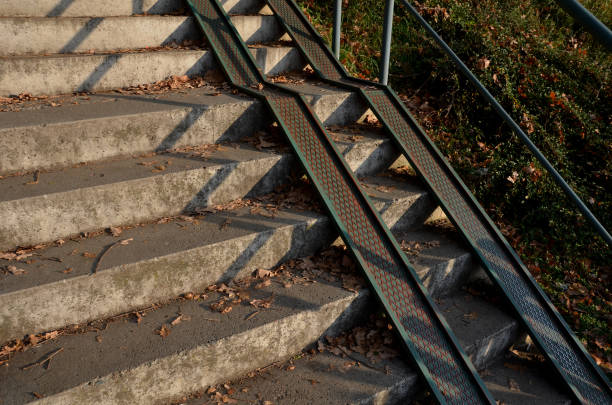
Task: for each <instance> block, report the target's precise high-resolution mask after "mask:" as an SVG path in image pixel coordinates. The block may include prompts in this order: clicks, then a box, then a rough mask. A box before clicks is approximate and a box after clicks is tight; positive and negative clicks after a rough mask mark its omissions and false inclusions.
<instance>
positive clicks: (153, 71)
mask: <svg viewBox="0 0 612 405" xmlns="http://www.w3.org/2000/svg"><path fill="white" fill-rule="evenodd" d="M251 52H252V53H253V54H254V56H255V59H256V60H257V62H258V64H259V66H260V67H262V69H263V71H264V72H265V73H266V74H270V75H276V74H280V73H285V72H288V71H294V70H301V69H302V68H303V67H304V61H303V59H302V57H301V55H300V54H299V52H298V51H297V50H296V49H294V48H290V47H278V48H276V47H268V48H253V49H251ZM217 67H218V64H217V61H216V60H215V57H214V55H213V54H212V53H211V52H209V51H207V50H191V51H189V50H180V51H155V52H139V53H117V54H110V55H73V56H52V57H51V56H49V57H44V56H37V57H15V58H4V59H0V96H9V95H17V94H21V93H30V94H33V95H43V94H46V95H53V94H65V93H72V92H81V91H102V90H109V89H117V88H123V87H129V86H137V85H139V84H143V83H153V82H156V81H159V80H164V79H167V78H168V77H170V76H182V75H189V76H198V75H205V74H206V72H208V71H209V70H211V69H216V68H217Z"/></svg>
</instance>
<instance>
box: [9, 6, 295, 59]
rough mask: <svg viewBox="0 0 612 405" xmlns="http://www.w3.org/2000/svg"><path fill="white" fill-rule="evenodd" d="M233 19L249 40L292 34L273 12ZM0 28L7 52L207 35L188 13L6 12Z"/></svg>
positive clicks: (149, 43) (136, 44) (135, 44)
mask: <svg viewBox="0 0 612 405" xmlns="http://www.w3.org/2000/svg"><path fill="white" fill-rule="evenodd" d="M231 18H232V22H233V24H234V26H235V27H236V28H237V29H238V32H239V33H240V35H241V36H242V38H243V39H244V41H245V42H247V43H249V44H254V43H262V42H273V41H277V40H280V39H289V37H288V36H285V37H283V34H284V32H283V30H282V29H281V27H280V25H279V24H278V23H277V21H276V19H275V17H274V16H270V15H252V16H241V15H237V16H232V17H231ZM0 30H1V31H2V32H4V33H5V37H4V41H2V42H0V55H4V56H8V55H40V54H64V53H73V52H88V51H90V50H95V51H115V50H126V49H139V48H147V47H150V48H155V47H160V46H165V45H169V44H172V43H182V42H184V41H187V40H190V41H200V40H201V39H202V37H203V34H202V33H201V30H200V28H199V27H198V26H197V24H196V23H195V20H194V19H193V18H192V17H186V16H139V17H93V18H89V17H51V18H49V17H42V18H41V17H4V18H0Z"/></svg>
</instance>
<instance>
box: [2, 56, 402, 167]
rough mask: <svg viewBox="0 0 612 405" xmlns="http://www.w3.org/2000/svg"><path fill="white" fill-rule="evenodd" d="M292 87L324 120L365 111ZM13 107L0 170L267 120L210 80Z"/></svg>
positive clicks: (97, 155)
mask: <svg viewBox="0 0 612 405" xmlns="http://www.w3.org/2000/svg"><path fill="white" fill-rule="evenodd" d="M135 56H136V55H135ZM295 87H296V88H298V89H299V90H300V91H301V92H303V94H304V96H305V97H306V99H307V100H309V102H310V103H311V106H312V108H313V111H314V112H315V113H316V114H317V116H318V117H319V119H320V120H321V121H322V122H323V123H324V124H325V125H345V124H352V123H353V122H355V121H357V120H358V119H359V118H360V117H362V116H363V114H364V113H365V111H366V108H365V106H364V105H363V104H362V103H361V102H360V100H359V99H358V97H356V96H354V95H352V94H350V93H347V92H343V91H338V90H335V89H332V88H330V87H329V86H323V85H317V86H315V85H306V84H303V85H299V86H298V85H296V86H295ZM143 93H144V92H143ZM51 102H52V103H55V104H57V105H58V106H57V107H51V106H50V103H51ZM1 107H2V106H0V108H1ZM17 107H18V109H20V110H21V111H11V112H0V142H1V143H2V145H3V147H2V150H0V175H2V174H7V173H14V172H19V171H32V170H36V169H47V168H52V167H58V166H60V167H61V166H69V165H73V164H76V163H80V162H91V161H96V160H100V159H106V158H112V157H115V156H119V155H125V154H140V153H148V152H152V151H156V150H166V149H171V148H175V147H184V146H189V145H200V144H212V143H217V142H223V141H236V140H238V139H240V138H241V137H243V136H251V135H253V133H254V132H255V131H256V130H260V129H263V128H264V127H265V126H267V125H269V124H271V117H270V115H269V114H267V109H266V108H265V107H264V106H263V105H262V104H261V102H259V101H257V100H254V99H252V98H249V97H243V96H240V95H234V94H232V93H231V92H229V90H224V89H221V88H217V87H213V86H206V87H203V88H198V89H185V90H175V91H169V92H166V93H162V94H142V95H139V94H118V93H96V94H91V95H88V96H86V97H79V96H74V97H72V96H67V97H60V98H54V99H51V100H48V101H43V102H36V103H23V104H20V105H18V106H16V107H15V108H17ZM346 138H347V140H346V143H347V144H348V142H351V141H350V139H348V137H346ZM351 150H352V152H351V153H352V154H353V155H354V156H357V155H360V156H362V161H363V162H365V161H366V160H365V159H366V157H368V156H367V155H368V154H367V151H366V152H364V151H362V150H360V148H359V147H358V146H356V145H353V146H352V147H351ZM386 150H388V151H390V150H391V147H390V146H388V147H387V149H386Z"/></svg>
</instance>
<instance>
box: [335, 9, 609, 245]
mask: <svg viewBox="0 0 612 405" xmlns="http://www.w3.org/2000/svg"><path fill="white" fill-rule="evenodd" d="M401 1H402V2H403V3H404V6H406V8H407V9H408V11H409V12H410V14H411V15H412V16H413V17H414V18H415V19H416V20H417V21H418V22H419V24H421V26H423V28H425V30H426V31H427V32H428V33H429V34H430V35H431V36H432V37H433V39H434V40H435V41H436V42H437V43H438V45H439V46H440V47H441V48H442V50H443V51H444V52H445V53H446V54H447V55H448V56H449V57H450V58H451V60H452V61H453V62H454V63H455V65H456V66H457V67H458V68H459V70H460V71H461V72H462V73H463V74H464V75H465V76H466V77H467V79H468V80H469V81H470V82H471V83H472V84H473V85H474V86H476V88H477V89H478V91H479V92H480V94H482V96H483V97H484V98H485V99H486V100H487V101H488V102H489V104H491V106H492V107H493V108H494V109H495V111H496V112H497V114H498V115H499V116H500V117H501V118H502V119H503V120H504V121H505V122H506V123H507V124H508V125H510V127H511V128H512V130H513V131H514V132H515V133H516V135H518V137H519V139H521V140H522V141H523V143H524V144H525V145H526V146H527V148H529V150H530V151H531V152H532V153H533V154H534V155H535V157H536V158H537V159H538V161H539V162H540V164H542V166H543V167H544V168H545V169H546V170H547V171H548V172H549V173H550V174H551V175H552V177H553V179H554V180H555V182H556V183H557V184H558V185H559V186H560V187H561V189H562V190H563V191H564V192H565V194H566V195H567V196H568V197H569V198H570V200H572V202H574V204H576V206H577V207H578V209H579V210H580V212H581V213H582V214H583V215H584V216H585V217H586V218H587V219H588V220H589V222H591V224H592V225H593V226H594V227H595V229H596V230H597V233H599V234H600V235H601V237H602V238H603V239H604V240H605V241H606V242H607V243H608V245H610V246H612V236H610V233H609V232H608V231H607V230H606V228H604V226H603V225H602V224H601V223H600V222H599V220H598V219H597V218H596V217H595V215H594V214H593V213H592V212H591V210H589V208H588V207H587V206H586V204H585V203H584V202H583V201H582V200H581V199H580V197H578V195H577V194H576V192H575V191H574V190H573V189H572V187H571V186H570V185H569V184H568V183H567V182H566V181H565V179H564V178H563V177H562V176H561V174H559V172H558V171H557V170H556V169H555V168H554V167H553V166H552V164H551V163H550V162H549V161H548V159H546V157H545V156H544V154H542V152H541V151H540V150H539V149H538V147H537V146H536V145H535V144H534V143H533V142H532V141H531V139H529V137H528V136H527V134H525V132H524V131H523V130H522V129H521V127H520V126H519V125H518V124H517V123H516V122H515V121H514V120H513V119H512V117H511V116H510V114H508V113H507V112H506V110H505V109H504V107H502V106H501V104H500V103H499V102H498V101H497V100H496V99H495V97H493V95H492V94H491V93H490V92H489V91H488V90H487V89H486V87H484V85H483V84H482V83H481V82H480V80H478V78H477V77H476V76H475V75H474V73H472V71H471V70H470V69H469V68H468V67H467V66H466V65H465V63H463V61H462V60H461V59H460V58H459V57H458V56H457V54H455V52H454V51H453V50H452V49H451V47H450V46H448V44H447V43H446V42H445V41H444V40H443V39H442V37H440V35H439V34H438V33H437V32H436V31H435V30H434V29H433V27H432V26H431V25H429V23H428V22H427V21H426V20H425V19H424V18H423V17H422V16H421V14H419V12H418V11H417V10H416V9H415V8H414V7H413V6H412V4H410V3H409V2H408V0H401ZM338 3H339V4H340V7H336V8H335V10H336V13H335V15H334V20H335V22H336V24H335V25H334V33H333V36H334V38H337V41H338V42H337V43H338V44H339V43H340V24H339V23H338V22H339V21H340V19H341V18H342V17H341V13H342V7H341V5H342V0H336V5H338ZM393 3H394V0H386V3H385V10H390V12H387V11H385V22H384V24H383V49H390V48H391V35H390V34H389V35H388V36H387V35H386V34H387V28H388V30H389V31H391V26H392V24H393ZM591 16H592V15H591ZM592 18H594V19H595V17H592ZM387 41H388V42H387ZM389 53H390V52H389ZM381 67H385V70H384V72H383V70H382V69H381V77H380V79H379V80H380V82H381V83H383V84H386V83H387V79H388V77H387V75H388V67H389V54H384V55H383V54H381ZM383 73H384V75H385V76H383Z"/></svg>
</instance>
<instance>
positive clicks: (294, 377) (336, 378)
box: [180, 295, 516, 405]
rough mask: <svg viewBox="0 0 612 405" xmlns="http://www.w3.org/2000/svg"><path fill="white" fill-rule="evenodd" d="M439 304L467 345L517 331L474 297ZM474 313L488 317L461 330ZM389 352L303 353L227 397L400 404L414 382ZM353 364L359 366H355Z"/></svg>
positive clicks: (401, 359)
mask: <svg viewBox="0 0 612 405" xmlns="http://www.w3.org/2000/svg"><path fill="white" fill-rule="evenodd" d="M440 304H441V309H442V311H445V310H447V309H448V308H454V309H452V310H451V311H450V312H452V313H453V314H452V315H459V316H451V314H450V313H448V312H447V313H445V314H444V315H445V317H446V318H447V320H448V322H449V324H450V325H451V328H452V329H453V330H454V331H455V333H456V335H457V336H458V338H459V340H460V342H461V343H465V344H467V345H469V346H473V345H474V343H475V342H480V343H478V344H477V345H479V346H484V345H486V343H485V342H486V341H487V340H488V339H491V338H492V337H493V336H495V334H496V333H499V332H500V331H503V330H506V329H516V322H515V321H514V320H512V319H511V318H509V317H508V316H506V315H505V314H504V313H502V312H501V311H499V310H497V309H495V308H494V307H492V306H491V305H490V304H488V303H486V302H484V301H482V300H479V299H478V298H473V297H471V296H467V295H456V296H450V297H447V298H446V299H445V300H444V301H443V302H440ZM456 308H461V310H456ZM473 308H477V309H478V310H479V311H480V312H482V313H483V314H488V315H487V316H482V317H480V319H474V320H473V321H472V322H471V323H472V325H471V328H469V329H468V328H465V327H464V325H463V322H464V321H463V318H462V316H461V315H463V314H469V313H470V312H472V311H473ZM323 342H325V340H323ZM392 348H393V349H395V350H397V351H399V352H400V355H399V356H398V357H394V358H389V359H382V360H379V361H377V362H373V361H372V360H370V359H368V358H366V357H365V356H362V355H360V354H358V353H355V352H350V354H351V355H352V357H353V358H349V357H346V356H337V355H334V354H332V353H330V352H328V351H323V352H318V351H315V352H309V351H306V352H303V353H301V354H299V355H296V356H294V358H293V359H292V360H290V361H287V362H282V363H278V364H275V365H274V366H272V367H267V368H264V369H263V370H258V371H256V372H255V373H253V374H251V375H249V376H243V377H242V378H238V379H235V380H232V381H227V382H225V381H224V383H227V384H228V386H230V388H231V389H232V390H233V393H232V394H231V395H229V397H230V398H233V399H237V400H239V403H241V402H245V403H249V402H250V401H255V400H257V399H259V400H261V401H271V402H272V403H273V404H313V403H325V404H361V403H363V404H365V403H390V404H391V403H404V402H405V401H406V399H407V397H408V396H409V395H410V394H413V393H415V392H416V391H417V390H418V389H420V383H419V377H418V374H417V373H416V372H415V371H414V368H413V367H412V366H411V365H410V362H409V361H407V360H406V358H405V355H404V354H401V353H402V352H401V350H402V348H401V347H400V346H399V344H397V341H396V342H395V346H393V347H392ZM479 348H480V347H479ZM355 360H360V361H361V362H362V363H360V364H359V365H356V362H355ZM492 361H494V359H492V358H489V359H488V362H489V363H491V362H492ZM215 389H217V390H218V391H219V392H220V393H221V394H226V393H227V391H226V389H224V387H222V386H219V387H215ZM245 389H246V391H244V390H245ZM203 391H204V390H203ZM200 395H201V397H200V398H192V399H190V400H189V399H188V400H181V401H180V403H182V404H185V405H195V404H201V403H202V400H203V399H205V398H206V397H208V395H206V394H204V393H203V392H202V393H200ZM200 395H194V396H198V397H199V396H200Z"/></svg>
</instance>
